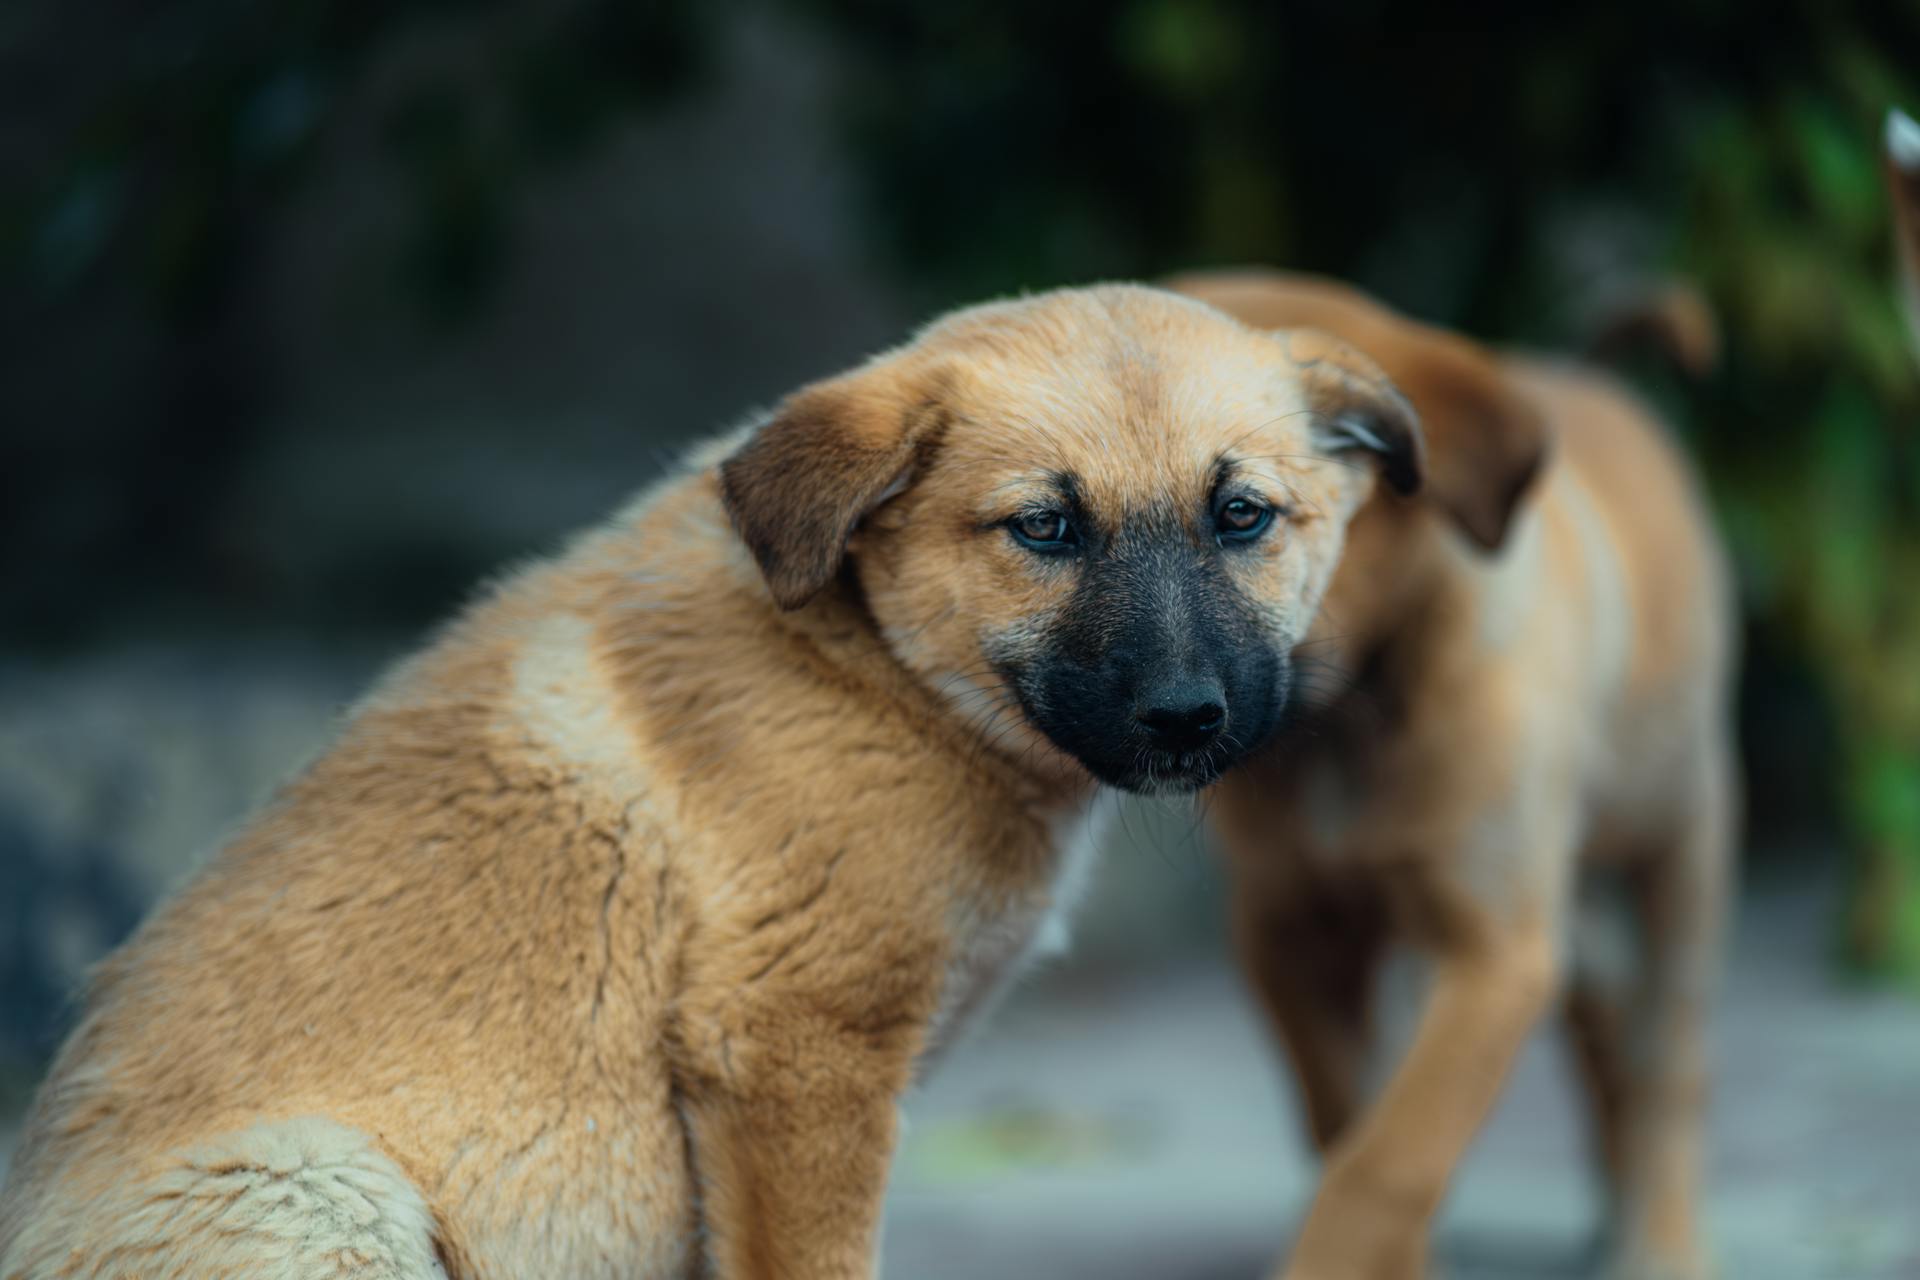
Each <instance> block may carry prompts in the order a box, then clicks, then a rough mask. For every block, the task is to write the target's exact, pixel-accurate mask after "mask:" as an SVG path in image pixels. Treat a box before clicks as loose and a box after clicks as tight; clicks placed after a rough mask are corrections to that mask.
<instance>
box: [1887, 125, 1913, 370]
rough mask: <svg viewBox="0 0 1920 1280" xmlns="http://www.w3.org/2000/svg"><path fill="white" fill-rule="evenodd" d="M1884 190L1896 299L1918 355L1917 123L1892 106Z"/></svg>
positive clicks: (1888, 127) (1888, 126) (1888, 128)
mask: <svg viewBox="0 0 1920 1280" xmlns="http://www.w3.org/2000/svg"><path fill="white" fill-rule="evenodd" d="M1885 152H1886V162H1887V189H1888V191H1889V192H1891V194H1892V196H1893V237H1894V247H1895V248H1896V250H1897V251H1898V252H1899V257H1900V265H1899V272H1900V296H1901V300H1902V301H1903V302H1904V303H1905V304H1906V309H1907V328H1908V331H1909V332H1910V333H1911V334H1912V335H1913V345H1914V350H1915V352H1916V353H1920V123H1915V121H1914V118H1913V117H1912V116H1910V115H1908V114H1907V113H1906V112H1904V111H1902V110H1900V108H1898V107H1894V108H1893V109H1892V110H1890V111H1888V112H1887V130H1886V142H1885Z"/></svg>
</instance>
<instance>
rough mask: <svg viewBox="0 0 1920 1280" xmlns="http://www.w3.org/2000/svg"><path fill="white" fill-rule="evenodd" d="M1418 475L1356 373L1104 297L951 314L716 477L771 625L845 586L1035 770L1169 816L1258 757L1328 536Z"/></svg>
mask: <svg viewBox="0 0 1920 1280" xmlns="http://www.w3.org/2000/svg"><path fill="white" fill-rule="evenodd" d="M1421 462H1422V446H1421V440H1420V435H1419V428H1418V425H1417V423H1416V421H1415V418H1414V415H1413V413H1412V411H1411V410H1410V409H1409V407H1408V405H1407V403H1406V401H1405V400H1404V399H1403V398H1402V397H1401V396H1400V395H1399V393H1398V392H1397V391H1396V390H1395V389H1394V388H1393V387H1392V385H1391V384H1389V383H1388V382H1387V380H1386V378H1385V377H1384V376H1383V375H1382V374H1381V373H1380V371H1379V370H1378V368H1376V367H1375V366H1374V365H1373V364H1372V363H1371V362H1369V361H1368V360H1367V359H1365V358H1364V357H1362V356H1360V355H1358V354H1357V353H1355V352H1354V351H1352V350H1351V349H1350V348H1347V347H1345V346H1343V345H1342V344H1340V343H1339V342H1337V341H1335V340H1333V339H1331V338H1328V337H1326V336H1325V335H1323V334H1319V333H1316V332H1312V331H1305V330H1301V331H1287V332H1280V333H1269V332H1262V331H1258V330H1254V329H1250V328H1248V327H1246V326H1244V325H1242V324H1240V323H1238V322H1237V321H1235V320H1232V319H1231V318H1229V317H1227V316H1225V315H1223V314H1221V313H1220V312H1218V311H1215V310H1213V309H1212V308H1210V307H1207V306H1205V305H1202V304H1200V303H1196V302H1193V301H1190V300H1188V299H1183V298H1179V297H1176V296H1174V295H1172V294H1169V293H1165V292H1162V291H1159V290H1155V289H1146V288H1139V287H1131V286H1109V287H1102V288H1096V289H1085V290H1066V291H1061V292H1058V293H1051V294H1043V295H1040V296H1037V297H1032V298H1027V299H1023V300H1020V301H1016V302H1006V303H998V304H991V305H988V306H983V307H977V308H973V309H971V310H967V311H962V312H958V313H956V314H954V315H951V316H949V317H947V318H945V319H943V320H941V321H939V322H937V323H936V324H934V325H933V326H931V327H930V328H928V329H927V330H925V331H924V332H923V333H921V334H920V335H919V337H917V338H916V339H915V340H914V341H913V342H911V343H909V344H908V345H907V346H905V347H903V348H900V349H899V350H896V351H893V352H889V353H887V354H885V355H882V356H880V357H878V358H876V359H875V360H873V361H871V362H869V363H868V364H867V365H865V366H864V367H862V368H860V369H857V370H855V371H853V372H852V373H849V374H846V375H843V376H842V377H839V378H835V379H832V380H830V381H827V382H823V383H819V384H816V385H814V386H811V387H808V388H806V389H804V390H802V391H800V392H799V393H797V394H795V395H794V396H792V397H791V398H790V399H788V400H787V401H786V402H785V403H784V404H783V405H782V406H780V408H779V409H778V410H776V412H775V413H774V414H773V416H772V417H771V418H770V419H769V420H768V421H767V422H766V423H765V425H763V426H762V427H761V428H760V429H759V430H758V431H757V432H756V433H754V435H753V436H752V437H751V438H750V439H749V440H748V441H747V443H746V444H745V445H744V446H742V447H741V448H740V449H739V451H738V452H736V453H734V454H733V455H732V456H731V457H730V458H728V459H727V460H726V461H725V462H724V463H723V464H722V466H721V470H720V475H721V488H722V493H723V496H724V499H725V502H726V505H727V509H728V511H729V512H730V513H731V515H732V517H733V520H734V523H735V525H736V527H737V528H738V529H739V531H740V533H741V536H742V537H743V539H744V540H745V542H746V544H747V546H748V547H749V548H750V549H751V550H752V552H753V555H754V557H755V559H756V560H757V561H758V563H759V566H760V569H761V572H762V573H763V575H764V576H765V579H766V583H767V586H768V588H769V589H770V591H771V592H772V594H773V597H774V599H775V600H776V601H778V602H779V604H780V605H781V606H782V607H784V608H788V609H793V608H799V607H801V606H803V605H804V604H806V602H807V601H808V600H809V599H810V598H812V597H813V596H814V595H815V594H816V593H817V592H819V591H820V590H821V589H822V588H824V587H826V586H827V585H828V584H829V583H831V582H834V581H835V580H836V579H838V578H840V577H841V576H842V575H843V573H844V574H847V575H849V576H850V577H851V579H852V580H853V581H854V582H856V583H857V586H858V589H859V590H860V591H861V592H862V594H863V595H864V599H865V602H866V606H867V608H868V609H869V610H870V611H871V613H872V615H873V617H874V619H875V621H876V622H877V624H878V626H879V628H880V630H881V632H882V634H883V636H884V637H885V640H886V642H887V644H888V646H889V647H890V649H891V650H892V652H893V654H894V655H895V656H896V657H897V658H898V659H899V660H900V661H901V662H903V663H904V664H905V665H906V666H907V667H908V668H909V669H911V670H912V671H914V672H915V673H916V674H917V675H918V676H919V678H921V679H922V680H923V681H925V682H926V683H927V684H928V685H929V686H930V687H931V688H933V689H934V690H936V691H937V692H938V693H939V694H940V695H942V696H943V697H944V698H945V699H947V700H948V702H949V703H950V704H951V705H952V707H953V708H954V709H955V710H956V712H957V713H959V714H960V715H962V716H964V717H965V718H967V719H968V720H970V721H971V722H972V723H973V724H975V725H976V726H977V727H978V728H980V729H981V731H983V732H985V733H987V734H989V735H991V736H992V737H993V739H994V740H995V741H996V743H997V744H999V745H1000V746H1002V747H1004V748H1006V749H1009V750H1011V751H1013V752H1015V753H1017V754H1019V755H1021V756H1022V758H1024V759H1026V760H1028V761H1029V762H1030V763H1031V764H1032V766H1033V767H1034V768H1035V769H1037V770H1045V771H1062V770H1064V771H1067V772H1077V771H1078V770H1079V769H1084V770H1085V771H1086V772H1087V773H1091V774H1092V775H1093V776H1095V777H1097V778H1099V779H1101V780H1102V781H1104V782H1107V783H1110V784H1112V785H1114V786H1119V787H1124V788H1128V789H1132V790H1149V789H1169V790H1180V789H1190V788H1193V787H1198V786H1202V785H1204V784H1206V783H1207V782H1210V781H1212V780H1213V779H1214V778H1215V777H1217V776H1218V775H1219V773H1220V771H1221V770H1223V769H1224V768H1226V767H1227V766H1228V765H1230V764H1231V763H1233V762H1234V760H1236V759H1237V758H1238V757H1240V756H1241V755H1243V754H1245V753H1246V752H1248V751H1251V750H1252V749H1254V748H1255V747H1257V746H1259V745H1260V744H1261V743H1262V742H1263V741H1264V740H1265V739H1266V738H1267V736H1268V735H1269V734H1270V733H1271V731H1272V730H1273V728H1274V727H1275V724H1276V721H1277V719H1278V717H1279V714H1280V712H1281V710H1282V708H1283V706H1284V704H1285V701H1286V698H1287V693H1288V684H1289V669H1288V659H1287V655H1288V653H1289V651H1290V650H1291V649H1292V648H1293V646H1294V645H1295V644H1296V643H1297V642H1298V641H1299V640H1300V639H1301V638H1302V636H1304V634H1305V633H1306V630H1307V628H1308V626H1309V625H1310V624H1311V623H1312V621H1313V618H1314V614H1315V612H1316V610H1317V608H1318V605H1319V601H1320V596H1321V593H1322V592H1323V591H1324V590H1325V588H1326V584H1327V581H1328V578H1329V576H1330V574H1331V573H1332V570H1333V567H1334V565H1335V563H1336V561H1337V559H1338V557H1339V553H1340V547H1341V542H1342V538H1343V535H1344V532H1345V528H1346V524H1347V521H1348V519H1349V518H1350V517H1351V516H1352V514H1353V512H1354V511H1355V510H1356V509H1357V508H1358V507H1359V505H1360V504H1361V503H1362V502H1363V501H1364V500H1365V498H1366V497H1367V495H1368V493H1369V492H1370V491H1371V488H1372V486H1373V483H1374V474H1375V472H1376V471H1378V472H1379V473H1380V474H1381V475H1383V476H1384V477H1385V479H1386V481H1387V483H1389V484H1391V485H1392V486H1394V487H1395V488H1398V489H1401V490H1403V491H1411V490H1412V489H1413V488H1415V487H1417V485H1418V484H1419V482H1420V475H1421Z"/></svg>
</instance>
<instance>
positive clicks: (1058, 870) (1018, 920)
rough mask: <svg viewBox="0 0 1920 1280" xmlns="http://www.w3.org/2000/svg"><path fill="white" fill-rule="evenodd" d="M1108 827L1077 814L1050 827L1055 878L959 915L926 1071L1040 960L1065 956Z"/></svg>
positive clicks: (924, 1066) (925, 1056)
mask: <svg viewBox="0 0 1920 1280" xmlns="http://www.w3.org/2000/svg"><path fill="white" fill-rule="evenodd" d="M1103 825H1104V824H1103V823H1101V822H1099V821H1096V820H1094V819H1093V818H1092V817H1091V816H1090V815H1089V814H1087V813H1079V812H1076V813H1074V814H1072V815H1070V816H1069V817H1066V818H1062V819H1060V820H1058V821H1056V822H1055V823H1054V824H1053V830H1052V837H1053V850H1052V863H1051V874H1050V875H1047V876H1045V877H1043V878H1042V879H1041V880H1040V881H1039V882H1037V883H1035V884H1033V885H1030V886H1028V887H1027V889H1026V890H1025V891H1024V892H1021V893H1018V894H1015V895H1014V896H1013V898H1012V899H1011V901H1005V902H1003V903H1001V904H996V905H995V906H992V907H989V906H986V905H983V904H981V903H978V902H975V903H968V904H966V905H964V906H963V907H961V908H960V909H958V910H957V911H956V912H955V915H954V942H953V950H952V955H951V958H950V959H949V960H948V962H947V971H946V976H945V979H944V981H943V984H942V987H941V992H940V1005H939V1009H938V1011H937V1012H936V1013H935V1015H934V1021H933V1026H932V1028H931V1030H930V1032H929V1034H928V1037H927V1050H926V1052H925V1053H924V1054H923V1055H922V1058H921V1069H922V1071H925V1070H926V1069H927V1068H928V1067H930V1066H931V1065H932V1064H933V1063H934V1062H936V1061H937V1060H938V1058H939V1056H940V1054H941V1052H942V1051H943V1050H944V1049H945V1048H946V1047H947V1046H948V1045H950V1044H952V1043H953V1042H954V1040H956V1039H958V1038H959V1037H960V1036H961V1035H963V1034H964V1033H965V1031H966V1029H967V1027H969V1026H971V1025H975V1024H977V1023H978V1022H979V1021H980V1019H981V1018H982V1017H983V1016H984V1015H985V1014H986V1013H987V1012H989V1011H990V1010H991V1009H992V1008H993V1006H994V1005H995V1004H996V1003H997V1002H998V1001H999V999H1000V998H1001V997H1002V996H1003V995H1005V994H1006V992H1007V990H1008V989H1009V988H1010V987H1011V986H1012V985H1013V983H1014V981H1015V980H1016V979H1017V978H1019V976H1020V975H1021V974H1022V973H1024V972H1026V971H1027V969H1028V968H1030V967H1031V966H1032V965H1033V963H1034V962H1035V961H1038V960H1041V959H1044V958H1046V957H1049V956H1056V955H1060V954H1062V953H1064V952H1065V951H1066V950H1067V947H1068V945H1069V943H1070V942H1071V940H1072V935H1071V921H1072V916H1073V912H1074V910H1075V908H1077V907H1078V906H1079V904H1080V901H1081V899H1082V898H1084V897H1085V896H1086V891H1087V886H1088V884H1089V883H1090V882H1091V880H1092V876H1093V867H1094V863H1095V861H1096V860H1097V857H1098V854H1099V846H1100V839H1099V837H1100V833H1101V828H1102V827H1103Z"/></svg>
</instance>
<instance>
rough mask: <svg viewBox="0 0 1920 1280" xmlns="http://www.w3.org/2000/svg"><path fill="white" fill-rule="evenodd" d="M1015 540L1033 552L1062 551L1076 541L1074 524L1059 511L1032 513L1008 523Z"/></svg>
mask: <svg viewBox="0 0 1920 1280" xmlns="http://www.w3.org/2000/svg"><path fill="white" fill-rule="evenodd" d="M1007 528H1008V529H1009V530H1010V531H1011V532H1012V533H1013V537H1014V540H1015V541H1016V542H1018V543H1020V544H1021V545H1022V546H1025V547H1027V548H1028V549H1030V550H1033V551H1061V550H1064V549H1065V548H1067V547H1071V546H1072V545H1073V544H1074V542H1075V541H1076V539H1075V537H1074V533H1073V524H1072V522H1070V521H1069V520H1068V519H1067V518H1066V517H1065V516H1063V515H1061V514H1060V513H1059V512H1057V511H1030V512H1028V513H1027V514H1025V515H1022V516H1015V517H1014V518H1013V519H1012V520H1010V521H1008V522H1007Z"/></svg>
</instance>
